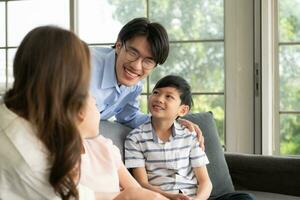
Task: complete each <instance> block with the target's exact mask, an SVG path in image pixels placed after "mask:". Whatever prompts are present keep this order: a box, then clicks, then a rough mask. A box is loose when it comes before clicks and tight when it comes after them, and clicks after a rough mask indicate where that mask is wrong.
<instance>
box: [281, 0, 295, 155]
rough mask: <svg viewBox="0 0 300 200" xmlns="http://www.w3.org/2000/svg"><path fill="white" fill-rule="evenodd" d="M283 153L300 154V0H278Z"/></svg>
mask: <svg viewBox="0 0 300 200" xmlns="http://www.w3.org/2000/svg"><path fill="white" fill-rule="evenodd" d="M278 9H279V10H278V28H279V30H278V31H279V55H278V57H279V111H278V112H279V120H280V121H279V122H278V123H280V135H279V138H280V139H279V141H280V147H279V152H280V154H281V155H296V154H298V155H299V154H300V134H299V133H300V87H299V84H300V45H299V42H300V13H299V9H300V1H299V0H279V1H278Z"/></svg>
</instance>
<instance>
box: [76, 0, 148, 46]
mask: <svg viewBox="0 0 300 200" xmlns="http://www.w3.org/2000/svg"><path fill="white" fill-rule="evenodd" d="M78 3H79V6H78V9H79V11H78V12H79V19H78V21H79V23H78V24H79V25H78V27H79V36H80V37H81V38H82V39H83V40H84V41H86V42H87V43H115V41H116V39H117V37H118V33H119V31H120V29H121V28H122V26H123V25H124V24H125V23H127V22H128V21H129V20H131V19H133V18H135V17H145V16H146V1H140V0H126V1H124V0H122V1H121V0H101V1H99V0H89V1H86V0H79V1H78Z"/></svg>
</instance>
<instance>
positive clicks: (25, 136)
mask: <svg viewBox="0 0 300 200" xmlns="http://www.w3.org/2000/svg"><path fill="white" fill-rule="evenodd" d="M13 74H14V79H15V80H14V83H13V87H12V88H11V89H10V90H8V91H7V93H6V94H5V96H4V101H3V102H1V104H0V105H1V107H0V117H1V119H0V121H1V125H0V126H1V129H0V170H1V173H0V176H1V178H0V189H1V190H0V193H1V194H0V199H2V198H3V199H9V198H10V199H14V198H17V197H22V198H25V199H43V198H45V199H53V198H54V197H56V196H59V197H61V198H62V199H69V198H71V197H74V198H75V199H78V198H79V193H78V190H77V181H76V180H77V179H78V178H79V172H80V158H81V149H82V139H81V136H80V134H79V131H78V129H77V125H76V117H77V113H78V112H79V110H80V109H81V108H82V107H83V105H84V104H85V101H86V98H87V96H88V88H89V81H90V78H89V77H90V55H89V50H88V47H87V45H86V44H84V43H83V42H82V41H81V40H80V39H79V38H78V37H77V36H76V35H75V34H74V33H72V32H70V31H67V30H64V29H61V28H58V27H54V26H44V27H38V28H35V29H33V30H32V31H30V32H29V33H28V34H27V35H26V36H25V38H24V39H23V41H22V42H21V44H20V46H19V48H18V50H17V52H16V55H15V58H14V64H13ZM49 186H51V187H49Z"/></svg>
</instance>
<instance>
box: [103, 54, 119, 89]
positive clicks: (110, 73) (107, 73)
mask: <svg viewBox="0 0 300 200" xmlns="http://www.w3.org/2000/svg"><path fill="white" fill-rule="evenodd" d="M115 60H116V53H115V50H113V51H111V52H109V53H108V54H107V55H106V56H105V57H104V73H103V78H102V82H101V85H100V87H101V88H103V89H107V88H111V87H116V88H119V86H118V82H117V77H116V72H115V64H116V61H115Z"/></svg>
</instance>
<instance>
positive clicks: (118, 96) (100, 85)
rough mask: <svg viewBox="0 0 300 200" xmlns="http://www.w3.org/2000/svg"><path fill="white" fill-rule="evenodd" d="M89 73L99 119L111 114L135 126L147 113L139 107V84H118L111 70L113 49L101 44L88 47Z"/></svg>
mask: <svg viewBox="0 0 300 200" xmlns="http://www.w3.org/2000/svg"><path fill="white" fill-rule="evenodd" d="M91 57H92V63H91V64H92V74H91V86H90V87H91V92H92V95H93V96H94V98H95V99H96V102H97V107H98V110H99V111H100V113H101V119H103V120H107V119H109V118H111V117H113V116H115V117H116V120H117V121H118V122H120V123H122V124H125V125H127V126H130V127H132V128H136V127H138V126H139V125H141V124H143V123H145V122H146V121H147V120H148V119H149V116H148V115H146V114H143V113H142V112H141V111H140V109H139V103H138V100H137V97H138V96H139V95H140V94H141V92H142V88H143V84H142V82H138V83H137V84H136V85H134V86H131V87H127V86H124V85H121V86H119V85H118V82H117V78H116V72H115V58H116V55H115V49H113V48H104V47H93V48H91Z"/></svg>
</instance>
